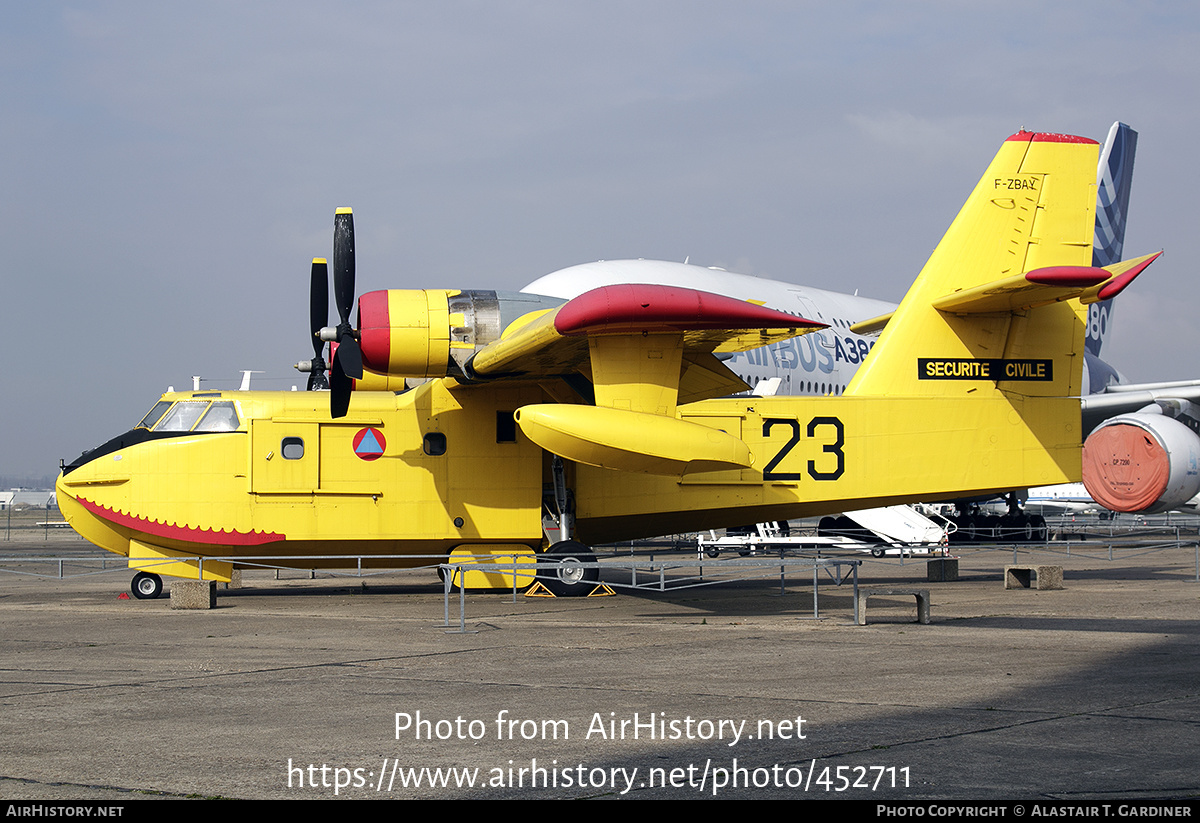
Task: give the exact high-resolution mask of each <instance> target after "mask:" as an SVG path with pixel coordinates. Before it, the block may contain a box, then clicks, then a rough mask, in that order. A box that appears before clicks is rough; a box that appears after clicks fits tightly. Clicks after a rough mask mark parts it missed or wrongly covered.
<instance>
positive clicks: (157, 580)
mask: <svg viewBox="0 0 1200 823" xmlns="http://www.w3.org/2000/svg"><path fill="white" fill-rule="evenodd" d="M129 588H130V590H131V591H132V592H133V596H134V597H136V598H137V599H138V600H153V599H154V598H156V597H158V596H159V595H160V594H162V589H163V584H162V578H161V577H159V576H158V575H157V574H150V573H148V572H138V573H137V574H135V575H134V576H133V583H132V584H131V585H130V587H129Z"/></svg>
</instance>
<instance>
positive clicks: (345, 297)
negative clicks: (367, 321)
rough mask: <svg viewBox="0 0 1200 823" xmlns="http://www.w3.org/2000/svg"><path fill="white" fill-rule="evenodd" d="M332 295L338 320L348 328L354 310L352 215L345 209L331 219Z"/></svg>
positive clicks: (338, 211) (339, 210)
mask: <svg viewBox="0 0 1200 823" xmlns="http://www.w3.org/2000/svg"><path fill="white" fill-rule="evenodd" d="M333 294H334V298H335V299H336V300H337V310H338V319H339V321H340V322H341V324H342V325H343V326H346V327H349V325H350V310H351V309H353V308H354V214H353V213H352V212H351V211H350V209H347V208H341V209H338V210H337V213H336V214H334V217H333Z"/></svg>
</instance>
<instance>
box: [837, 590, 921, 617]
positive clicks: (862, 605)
mask: <svg viewBox="0 0 1200 823" xmlns="http://www.w3.org/2000/svg"><path fill="white" fill-rule="evenodd" d="M906 594H907V595H912V596H913V597H915V598H917V622H918V623H922V624H927V623H929V589H859V590H858V602H856V603H855V608H854V611H855V617H856V619H857V621H858V625H860V626H865V625H867V598H870V597H897V596H903V595H906Z"/></svg>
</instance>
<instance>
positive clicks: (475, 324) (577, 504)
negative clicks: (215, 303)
mask: <svg viewBox="0 0 1200 823" xmlns="http://www.w3.org/2000/svg"><path fill="white" fill-rule="evenodd" d="M1098 151H1099V148H1098V145H1097V144H1096V143H1095V142H1094V141H1092V140H1088V139H1085V138H1078V137H1071V136H1066V135H1057V134H1042V133H1030V132H1019V133H1017V134H1015V135H1013V136H1011V137H1009V138H1008V139H1007V140H1006V141H1005V142H1004V144H1003V145H1002V147H1001V148H1000V151H999V153H998V154H997V155H996V157H995V159H994V160H993V162H992V164H991V166H990V167H989V168H988V169H987V171H986V172H985V174H984V175H983V178H982V179H981V180H980V182H979V184H978V185H977V186H976V187H975V189H974V191H973V192H972V194H971V195H970V198H969V199H968V200H967V202H966V204H965V205H964V206H963V208H962V210H961V211H960V213H959V215H958V217H957V218H956V219H955V221H954V222H953V224H952V225H951V226H950V229H949V230H948V231H947V232H946V234H945V236H944V237H943V239H942V241H941V243H940V244H939V245H938V246H937V248H936V249H935V251H934V252H933V254H932V256H931V257H930V258H929V261H928V262H927V263H926V265H925V267H924V268H923V269H922V271H921V273H920V275H919V276H918V278H917V279H916V281H915V283H914V284H913V285H912V287H911V288H910V290H909V292H908V294H907V295H906V297H905V298H904V300H903V301H902V302H901V304H900V305H899V307H898V308H897V309H896V311H895V312H894V314H892V315H891V316H889V317H887V318H880V319H879V321H878V323H877V324H876V325H877V326H882V327H883V330H882V332H881V335H880V338H879V341H878V343H877V344H876V345H875V346H874V348H873V349H872V351H871V353H870V355H869V356H868V357H867V358H866V361H865V363H864V364H863V365H862V366H861V367H860V368H859V370H858V372H857V373H856V374H855V376H854V378H853V380H852V381H851V382H850V384H849V385H848V386H847V388H846V390H845V391H844V393H843V394H841V395H839V396H825V397H794V396H793V397H754V396H749V395H747V394H745V392H746V391H747V390H748V388H749V387H748V386H747V385H746V384H745V383H744V382H742V381H741V379H739V378H738V377H737V376H736V375H734V374H733V373H732V372H731V371H730V370H729V369H728V368H726V367H725V365H724V364H723V363H722V359H721V355H722V353H725V352H736V351H745V350H749V349H753V348H758V347H761V346H764V345H767V344H770V343H772V342H775V341H778V340H782V339H786V338H788V337H791V336H795V335H799V334H804V333H805V332H807V331H811V330H813V329H816V328H821V327H823V326H824V324H820V323H815V322H812V321H810V320H806V319H804V318H801V317H797V316H795V315H792V314H788V313H784V312H781V311H776V310H773V309H769V308H766V307H764V306H761V305H756V304H754V303H750V302H745V301H740V300H736V299H734V298H730V297H722V296H720V295H715V294H711V293H706V292H701V291H696V290H692V289H687V288H680V287H667V286H653V285H610V286H604V287H601V288H598V289H595V290H593V291H590V292H587V293H585V294H582V295H580V296H578V297H575V298H574V299H571V300H567V301H565V302H564V301H561V300H553V299H546V300H540V299H539V298H537V297H534V296H530V295H525V294H506V293H503V292H485V291H456V290H447V289H426V290H388V291H377V292H371V293H369V294H365V295H363V296H362V297H361V298H360V299H359V300H358V301H357V302H358V325H357V328H355V327H354V326H352V325H351V323H350V322H349V318H350V314H351V309H352V308H353V303H354V298H353V294H354V235H353V219H352V216H351V214H350V210H349V209H339V210H338V212H337V214H336V216H335V232H334V256H333V269H334V271H333V275H334V293H335V300H336V303H337V310H338V315H339V324H338V325H337V326H336V327H333V328H322V326H323V325H324V323H325V322H326V319H325V318H326V313H327V302H328V297H327V294H328V284H327V264H326V262H325V261H324V260H316V261H314V264H313V272H312V278H313V299H312V326H313V328H314V331H316V332H317V333H316V335H315V336H314V353H315V355H316V357H315V358H314V361H311V362H309V363H308V364H306V366H305V368H307V369H308V370H309V371H310V372H311V377H310V380H309V388H311V389H320V388H323V386H324V380H325V372H326V370H328V372H329V388H330V390H329V391H328V392H327V393H326V392H321V391H310V392H256V391H246V392H242V391H235V392H222V391H192V392H173V393H168V394H165V395H163V396H162V398H161V400H160V401H159V402H158V403H157V404H156V405H155V406H154V408H153V409H152V410H151V411H150V413H149V414H147V415H146V417H145V418H144V419H143V420H142V421H141V423H139V424H138V425H137V426H136V427H134V428H133V429H132V430H131V431H129V432H126V433H125V434H122V435H120V436H118V437H116V438H114V439H112V440H110V441H109V442H107V443H105V444H103V445H101V446H99V447H97V448H95V449H93V450H91V451H89V452H85V453H84V454H83V455H81V456H80V457H79V458H78V459H77V460H75V461H74V462H72V463H71V464H69V465H67V466H65V467H64V470H63V472H62V474H61V475H60V477H59V479H58V483H57V489H58V500H59V505H60V506H61V508H62V511H63V513H64V515H65V516H66V518H67V519H68V520H69V522H70V523H71V525H72V526H73V527H74V528H75V529H76V530H77V531H78V532H79V533H80V534H81V535H82V536H84V537H85V538H87V539H88V540H90V541H91V542H93V543H95V544H96V545H98V546H101V547H103V548H105V549H108V550H109V551H112V552H115V553H117V554H119V555H122V556H125V557H127V558H128V559H129V565H130V567H131V568H134V569H138V570H139V573H138V574H137V576H136V577H135V579H134V584H133V590H134V593H135V594H136V595H138V596H139V597H155V596H157V595H158V594H159V593H160V592H161V590H162V579H161V577H160V575H162V574H166V575H171V576H176V577H183V578H190V579H207V580H218V581H222V580H229V579H230V576H231V574H232V573H233V570H234V569H235V568H238V567H239V566H240V565H246V564H248V563H249V562H250V561H248V560H247V558H255V560H254V563H255V564H258V563H263V562H269V563H271V564H273V565H287V566H297V567H301V568H314V567H331V566H338V565H343V566H344V565H347V564H348V563H350V564H353V562H354V561H347V560H346V558H348V557H354V558H363V560H361V561H359V562H361V563H362V564H363V565H364V566H381V567H386V566H396V567H402V566H416V565H425V564H428V563H429V562H430V561H429V560H428V559H427V558H428V557H429V556H430V555H434V556H440V557H455V556H462V555H463V554H464V553H465V554H468V555H471V556H474V557H480V556H494V557H497V558H504V560H503V561H500V560H498V561H497V566H498V568H499V567H500V565H501V564H502V563H503V564H508V565H509V566H511V565H512V564H513V563H514V562H516V561H514V560H513V559H512V558H513V557H516V558H517V559H518V560H519V561H520V562H522V563H529V564H537V569H538V571H539V572H540V573H541V574H544V575H545V576H547V577H548V578H549V587H550V588H551V589H552V590H553V591H555V593H557V594H560V595H572V594H584V593H587V592H589V591H591V589H592V588H593V586H594V584H595V582H596V580H597V576H598V575H597V570H596V569H595V568H590V567H587V566H586V565H582V564H581V562H580V561H590V560H592V559H594V556H593V554H592V552H591V550H590V549H589V545H595V544H598V543H606V542H611V541H617V540H627V539H634V538H639V537H647V536H653V535H661V534H669V533H676V532H682V531H694V530H699V529H710V528H719V527H725V526H735V525H740V524H744V523H749V522H760V521H766V520H786V519H790V518H796V517H807V516H813V515H822V514H827V513H835V512H841V511H846V510H853V509H863V508H868V507H874V506H883V505H890V504H896V503H903V502H912V501H917V500H922V501H929V502H932V501H937V500H946V499H963V498H968V497H983V496H987V495H990V494H996V493H1003V492H1007V491H1008V490H1010V489H1013V488H1027V487H1031V486H1048V485H1053V484H1058V483H1068V482H1073V481H1078V480H1079V479H1080V440H1081V437H1080V401H1079V395H1080V393H1081V388H1082V387H1081V380H1082V376H1081V370H1082V363H1083V359H1084V358H1083V354H1084V330H1085V319H1086V315H1087V305H1088V304H1091V303H1094V302H1097V301H1099V300H1103V299H1107V298H1109V297H1112V296H1114V295H1115V294H1116V293H1117V292H1119V291H1120V290H1122V289H1123V288H1125V286H1126V285H1128V283H1129V282H1130V281H1132V280H1133V278H1134V277H1136V276H1137V274H1138V273H1140V272H1141V271H1142V270H1143V269H1144V268H1145V267H1146V266H1147V265H1148V264H1149V262H1150V261H1151V260H1152V259H1153V257H1154V256H1148V257H1145V258H1139V259H1138V260H1134V261H1128V262H1125V263H1120V264H1115V265H1113V266H1110V267H1108V268H1096V267H1092V266H1090V265H1089V263H1090V262H1091V255H1092V237H1093V226H1094V209H1095V202H1096V184H1095V169H1096V160H1097V155H1098ZM323 341H330V342H331V343H332V345H331V346H330V351H331V361H332V362H331V363H329V364H328V366H327V364H326V363H325V361H324V359H323V358H322V357H321V354H322V352H323V351H324V342H323ZM546 514H549V515H550V516H551V519H553V520H554V521H555V528H554V529H553V530H552V532H551V533H553V534H555V535H556V539H553V540H551V539H549V538H548V537H547V533H548V532H547V530H546V529H545V528H544V523H543V517H544V515H546ZM417 555H422V556H424V557H423V558H418V557H416V556H417ZM485 577H486V578H487V580H488V582H489V583H490V584H491V585H495V584H496V577H497V576H496V575H485ZM499 577H500V578H501V579H502V580H508V581H511V577H508V578H505V577H504V576H503V575H499ZM524 579H528V578H524ZM467 583H468V585H469V584H470V581H469V580H468V581H467Z"/></svg>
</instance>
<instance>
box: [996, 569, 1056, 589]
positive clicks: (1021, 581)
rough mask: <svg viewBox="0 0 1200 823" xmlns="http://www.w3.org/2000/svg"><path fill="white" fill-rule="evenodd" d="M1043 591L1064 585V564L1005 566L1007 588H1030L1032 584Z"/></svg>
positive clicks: (1005, 584)
mask: <svg viewBox="0 0 1200 823" xmlns="http://www.w3.org/2000/svg"><path fill="white" fill-rule="evenodd" d="M1035 582H1036V584H1037V588H1038V589H1040V590H1043V591H1053V590H1056V589H1061V588H1062V587H1063V568H1062V566H1005V567H1004V588H1005V589H1028V588H1029V587H1030V585H1031V584H1033V583H1035Z"/></svg>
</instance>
